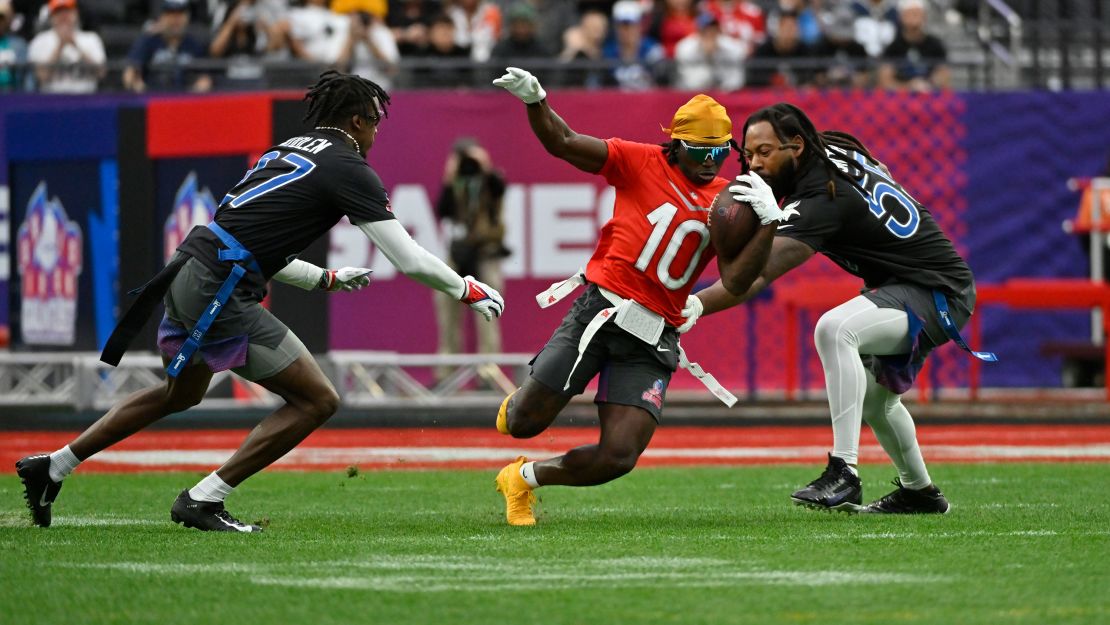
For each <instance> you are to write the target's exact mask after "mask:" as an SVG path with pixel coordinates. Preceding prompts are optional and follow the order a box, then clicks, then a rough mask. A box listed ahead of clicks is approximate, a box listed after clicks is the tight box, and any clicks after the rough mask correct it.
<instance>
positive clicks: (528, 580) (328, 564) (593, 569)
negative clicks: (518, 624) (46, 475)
mask: <svg viewBox="0 0 1110 625" xmlns="http://www.w3.org/2000/svg"><path fill="white" fill-rule="evenodd" d="M59 566H64V567H67V568H82V569H108V570H115V571H122V572H126V573H133V574H137V575H170V576H180V575H188V576H195V575H198V574H201V575H203V574H210V575H221V576H226V575H229V574H230V575H241V576H243V579H242V580H237V581H242V582H247V583H252V584H260V585H265V586H284V587H291V588H319V589H346V590H369V591H379V592H404V593H432V592H446V591H465V592H483V591H488V592H501V591H504V590H506V589H520V590H526V589H528V588H535V584H536V583H537V581H538V582H542V584H543V587H544V588H545V589H548V590H552V589H572V588H584V587H588V588H598V587H603V588H627V587H648V588H654V587H660V588H662V587H666V588H673V587H676V586H681V587H691V588H699V587H716V586H725V585H735V584H738V583H740V584H743V583H747V584H752V585H789V586H830V585H845V586H846V585H858V584H930V583H943V582H949V581H951V580H952V579H953V578H951V577H948V576H939V575H920V574H905V573H897V572H884V571H850V570H849V571H795V570H781V569H764V568H762V567H760V566H758V565H753V564H751V563H746V562H735V561H730V560H723V559H717V558H667V557H628V558H608V559H597V560H582V561H571V560H549V561H536V560H531V559H530V560H503V559H496V558H486V557H468V556H456V557H451V556H448V557H439V556H419V555H417V556H375V557H372V558H368V559H366V560H339V561H325V562H311V561H310V562H291V563H288V564H283V565H274V564H266V565H263V564H241V563H234V562H213V563H209V564H166V563H150V562H108V563H59Z"/></svg>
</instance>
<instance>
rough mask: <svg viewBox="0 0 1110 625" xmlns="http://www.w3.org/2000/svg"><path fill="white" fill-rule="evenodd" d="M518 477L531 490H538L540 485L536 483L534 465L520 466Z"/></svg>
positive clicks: (528, 463) (533, 463)
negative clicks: (522, 479)
mask: <svg viewBox="0 0 1110 625" xmlns="http://www.w3.org/2000/svg"><path fill="white" fill-rule="evenodd" d="M520 477H522V478H524V481H525V482H527V483H528V485H529V486H531V487H532V488H539V485H540V483H539V482H537V481H536V463H535V462H525V463H524V464H522V465H520Z"/></svg>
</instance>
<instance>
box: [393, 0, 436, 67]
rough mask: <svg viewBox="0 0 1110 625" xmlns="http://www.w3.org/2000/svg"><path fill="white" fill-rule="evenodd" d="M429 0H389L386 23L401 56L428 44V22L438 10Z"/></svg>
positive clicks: (434, 3) (414, 52)
mask: <svg viewBox="0 0 1110 625" xmlns="http://www.w3.org/2000/svg"><path fill="white" fill-rule="evenodd" d="M438 4H439V3H438V2H431V1H430V0H390V2H389V15H387V16H386V21H385V23H386V25H387V26H389V29H390V30H392V31H393V39H394V40H395V41H396V42H397V50H398V51H399V52H400V53H401V56H403V57H404V56H409V55H410V54H416V53H417V52H418V51H419V50H421V49H422V48H426V47H427V46H428V24H430V23H431V21H432V17H433V16H434V15H435V14H436V13H437V12H438V11H439V6H438Z"/></svg>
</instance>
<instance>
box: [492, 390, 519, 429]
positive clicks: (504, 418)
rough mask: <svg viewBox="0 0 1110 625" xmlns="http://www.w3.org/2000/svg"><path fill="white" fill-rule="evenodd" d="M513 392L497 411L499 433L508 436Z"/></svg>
mask: <svg viewBox="0 0 1110 625" xmlns="http://www.w3.org/2000/svg"><path fill="white" fill-rule="evenodd" d="M515 392H516V391H513V392H512V393H509V396H508V397H506V398H505V401H503V402H501V408H499V409H498V410H497V431H498V432H501V433H502V434H505V435H506V436H508V434H509V400H510V399H512V398H513V393H515Z"/></svg>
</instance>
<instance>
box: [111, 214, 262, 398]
mask: <svg viewBox="0 0 1110 625" xmlns="http://www.w3.org/2000/svg"><path fill="white" fill-rule="evenodd" d="M208 229H209V230H211V231H212V232H213V233H214V234H215V235H216V236H217V237H219V239H220V241H222V242H223V244H224V245H226V246H227V249H221V250H220V251H219V254H218V259H219V260H221V261H226V262H234V263H236V264H235V265H234V266H233V267H232V268H231V273H230V274H229V275H228V277H227V279H226V280H224V283H223V285H221V286H220V289H219V291H218V292H217V293H216V297H215V298H213V300H212V303H211V304H209V305H208V307H207V308H205V312H204V314H203V315H202V316H201V318H200V319H199V320H197V323H196V325H195V326H194V327H193V330H192V331H191V332H190V333H189V337H188V338H187V339H186V340H185V343H184V344H183V345H182V346H181V350H180V351H179V352H178V353H177V355H176V356H174V358H173V360H172V361H170V365H169V366H168V367H166V373H168V374H169V375H170V377H177V374H178V373H180V372H181V369H182V368H183V367H184V366H185V364H187V363H188V362H189V361H190V360H192V357H193V354H195V353H196V350H197V349H198V348H199V347H200V340H201V339H202V338H204V334H205V333H206V332H207V331H208V328H209V327H210V326H211V325H212V322H213V321H215V319H216V316H217V315H219V313H220V310H221V309H222V308H223V306H224V304H226V303H227V300H228V298H230V297H231V293H232V291H234V290H235V285H236V284H238V283H239V280H240V279H242V277H243V276H244V275H245V274H246V272H247V269H249V270H251V271H256V272H258V273H262V269H261V268H260V267H259V266H258V262H256V261H255V260H254V257H253V256H252V255H251V253H250V252H249V251H248V250H247V248H245V247H243V245H242V244H241V243H239V241H237V240H236V239H235V237H233V236H231V233H229V232H228V231H227V230H224V229H223V228H221V227H220V226H219V225H217V224H216V223H215V222H212V223H210V224H208ZM190 258H191V257H190V256H189V255H187V254H178V255H175V256H174V257H173V258H172V259H170V262H168V263H166V266H165V267H163V268H162V270H161V271H159V272H158V273H156V274H155V275H154V277H153V278H151V279H150V280H149V281H147V283H146V284H144V285H142V286H141V287H139V288H137V289H132V290H130V291H128V292H127V294H128V295H136V296H138V297H137V298H136V299H135V302H134V303H132V304H131V306H130V307H129V308H128V309H127V312H125V313H124V314H123V316H122V317H121V318H120V320H119V323H117V324H116V327H115V329H114V330H112V334H111V336H109V337H108V340H107V341H106V342H105V343H104V351H102V352H101V354H100V360H101V361H103V362H105V363H107V364H109V365H112V366H113V367H115V366H116V365H118V364H119V361H120V359H121V358H122V357H123V354H124V353H125V352H126V351H127V348H128V347H129V346H130V345H131V342H132V341H133V340H134V339H135V337H136V336H138V334H139V332H141V331H142V329H143V325H144V324H146V321H147V319H149V318H150V315H151V314H152V313H153V312H154V309H155V308H156V307H157V306H158V304H159V303H161V301H162V298H163V297H164V296H165V295H166V292H167V291H169V290H170V285H171V284H172V283H173V280H174V278H176V277H177V274H178V273H179V272H180V271H181V268H182V267H184V266H185V263H187V262H189V259H190ZM239 263H246V268H244V267H243V266H242V265H240V264H239Z"/></svg>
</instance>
